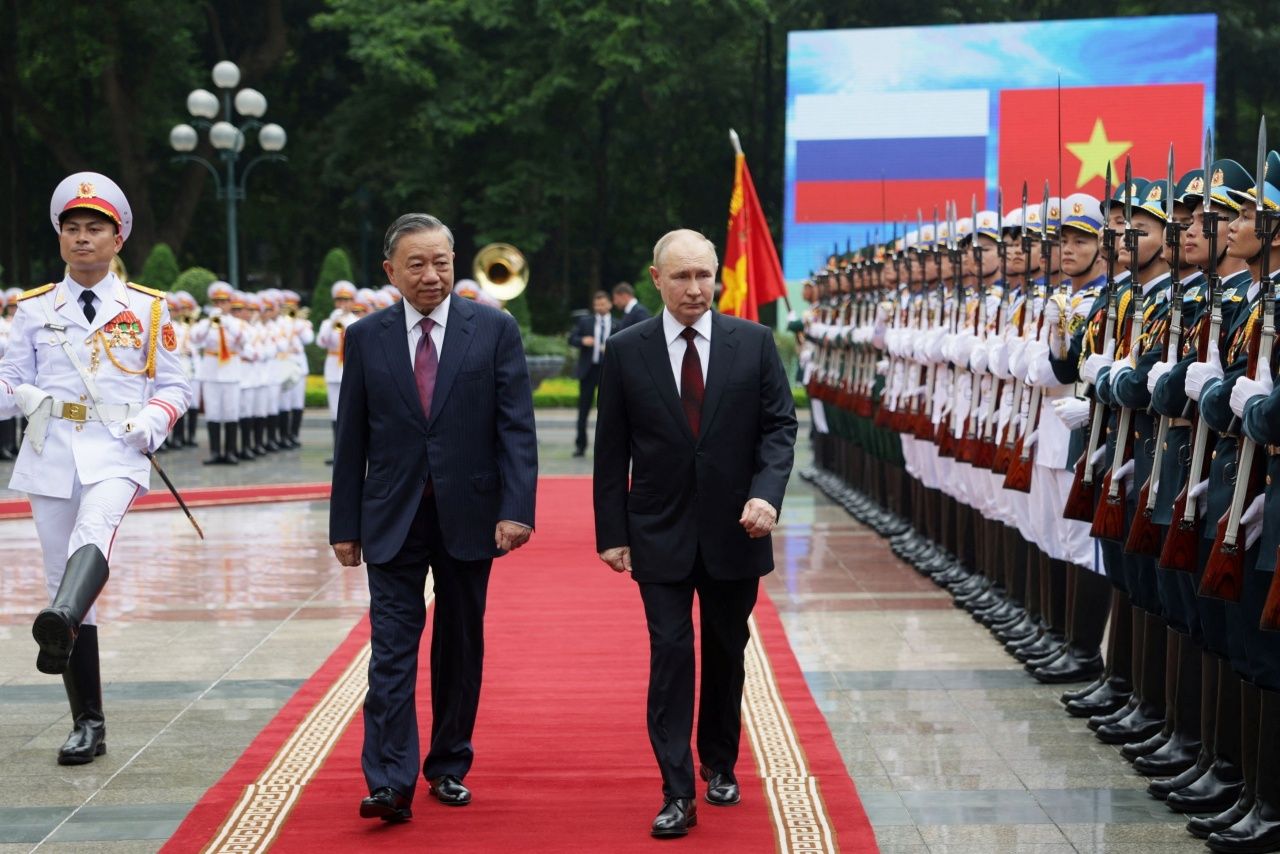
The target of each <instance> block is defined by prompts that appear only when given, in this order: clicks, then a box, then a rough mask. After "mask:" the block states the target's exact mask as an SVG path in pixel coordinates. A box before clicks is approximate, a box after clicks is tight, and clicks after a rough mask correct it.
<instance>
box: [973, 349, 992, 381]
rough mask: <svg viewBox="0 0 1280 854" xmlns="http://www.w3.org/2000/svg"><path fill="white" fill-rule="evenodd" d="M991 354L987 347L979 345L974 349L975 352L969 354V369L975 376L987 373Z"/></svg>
mask: <svg viewBox="0 0 1280 854" xmlns="http://www.w3.org/2000/svg"><path fill="white" fill-rule="evenodd" d="M989 357H990V352H989V350H988V349H987V347H986V346H984V345H983V344H979V345H978V346H976V347H974V348H973V352H971V353H970V354H969V369H970V370H971V371H973V372H974V373H975V374H981V373H986V370H987V360H988V358H989Z"/></svg>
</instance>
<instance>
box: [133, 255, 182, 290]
mask: <svg viewBox="0 0 1280 854" xmlns="http://www.w3.org/2000/svg"><path fill="white" fill-rule="evenodd" d="M179 272H180V271H179V269H178V259H177V258H176V257H175V256H174V254H173V250H172V249H170V248H169V244H167V243H157V244H156V245H155V246H154V247H152V249H151V253H150V254H149V255H147V261H146V263H145V264H143V265H142V274H141V278H139V279H138V282H139V283H140V284H143V285H146V286H147V287H149V288H155V289H157V290H161V291H168V290H172V289H173V283H174V280H176V279H177V278H178V274H179Z"/></svg>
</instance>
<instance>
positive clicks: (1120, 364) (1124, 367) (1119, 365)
mask: <svg viewBox="0 0 1280 854" xmlns="http://www.w3.org/2000/svg"><path fill="white" fill-rule="evenodd" d="M1132 370H1133V363H1132V362H1130V361H1129V360H1128V359H1116V360H1115V361H1114V362H1112V363H1111V382H1112V383H1113V384H1114V383H1115V381H1116V380H1117V379H1118V378H1119V376H1120V375H1121V374H1123V373H1124V372H1125V371H1132Z"/></svg>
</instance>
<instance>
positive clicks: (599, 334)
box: [569, 291, 613, 457]
mask: <svg viewBox="0 0 1280 854" xmlns="http://www.w3.org/2000/svg"><path fill="white" fill-rule="evenodd" d="M591 308H592V311H591V314H588V315H584V316H582V317H579V318H578V319H577V320H576V321H574V324H573V331H572V332H570V333H569V346H570V347H577V348H578V364H577V366H576V367H575V368H574V370H573V375H574V376H575V377H577V379H578V438H577V441H576V442H575V443H574V451H573V455H574V456H575V457H581V456H583V455H584V454H586V452H587V415H588V413H590V412H591V404H592V403H593V402H594V401H595V397H596V385H597V384H598V383H599V382H600V363H601V362H602V361H603V360H604V345H605V342H606V341H607V340H608V339H609V336H610V335H612V334H613V315H611V314H610V313H609V308H610V302H609V294H608V292H607V291H596V294H595V296H594V297H592V299H591Z"/></svg>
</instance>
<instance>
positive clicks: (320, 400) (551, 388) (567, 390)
mask: <svg viewBox="0 0 1280 854" xmlns="http://www.w3.org/2000/svg"><path fill="white" fill-rule="evenodd" d="M791 392H792V394H794V395H795V399H796V406H798V407H803V406H807V405H808V404H809V396H808V395H807V394H805V390H804V388H803V387H802V386H793V387H792V389H791ZM328 400H329V394H328V390H327V389H326V388H325V384H324V377H322V376H315V375H314V374H313V375H312V376H309V377H307V406H309V407H320V408H323V407H326V406H328V405H329V404H328ZM533 405H534V406H535V407H537V408H538V409H551V408H569V409H572V408H573V407H576V406H577V405H578V381H577V380H575V379H573V378H572V377H551V378H550V379H546V380H543V381H542V385H540V386H538V390H537V391H535V392H534V393H533Z"/></svg>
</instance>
